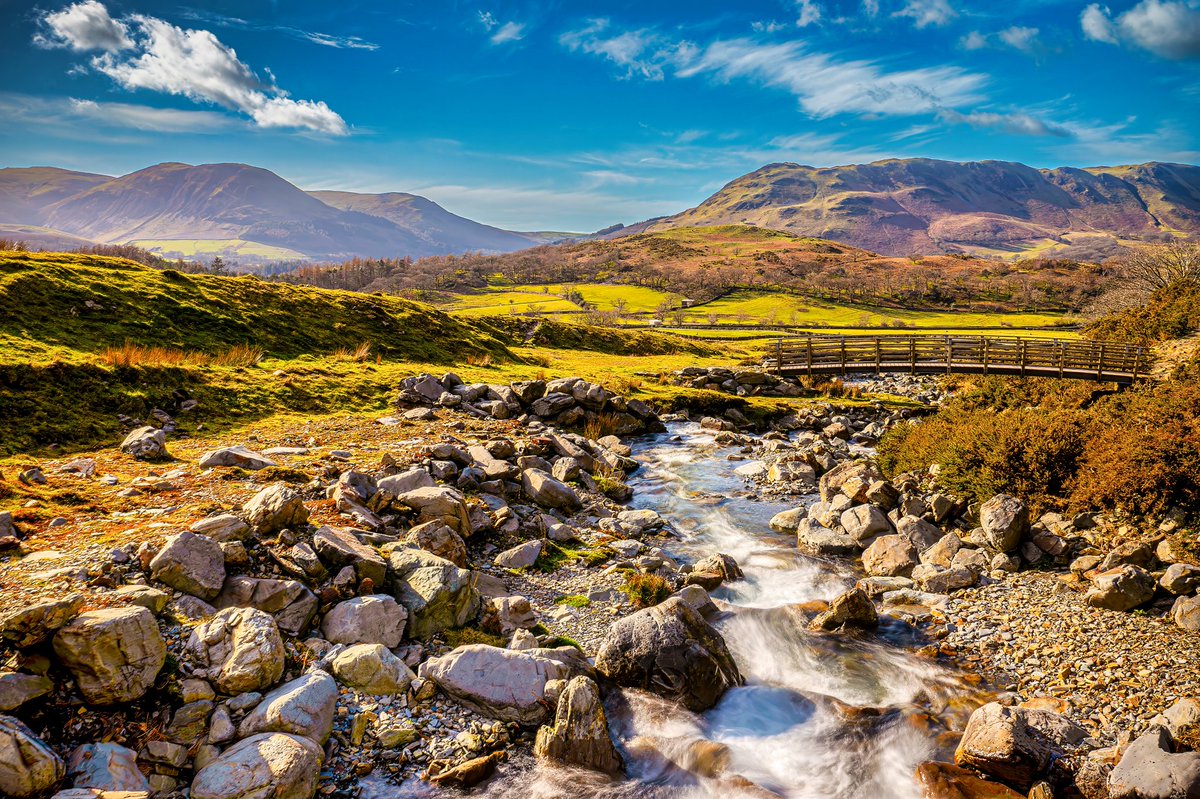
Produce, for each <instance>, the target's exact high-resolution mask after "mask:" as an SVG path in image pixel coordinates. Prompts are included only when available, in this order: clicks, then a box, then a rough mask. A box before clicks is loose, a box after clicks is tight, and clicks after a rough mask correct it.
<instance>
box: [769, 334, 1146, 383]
mask: <svg viewBox="0 0 1200 799" xmlns="http://www.w3.org/2000/svg"><path fill="white" fill-rule="evenodd" d="M1152 361H1153V356H1152V354H1151V352H1150V350H1148V349H1147V348H1145V347H1135V346H1133V345H1130V344H1125V343H1123V342H1113V341H1089V340H1084V339H1072V340H1067V339H1054V338H1018V337H1007V336H933V335H930V336H818V335H813V336H799V337H795V338H780V339H779V340H777V341H776V342H775V343H774V344H772V345H770V346H769V348H768V350H767V352H766V354H765V358H764V361H763V366H764V367H765V368H766V369H767V370H768V371H770V372H773V373H775V374H778V375H849V374H877V373H883V372H908V373H910V374H981V375H1016V376H1021V377H1061V378H1068V379H1072V380H1094V381H1097V382H1104V383H1120V384H1123V385H1128V384H1130V383H1133V382H1135V381H1137V380H1142V379H1146V378H1148V377H1149V376H1150V371H1151V367H1152V365H1153V363H1152Z"/></svg>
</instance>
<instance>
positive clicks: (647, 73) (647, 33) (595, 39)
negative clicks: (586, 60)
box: [558, 19, 669, 80]
mask: <svg viewBox="0 0 1200 799" xmlns="http://www.w3.org/2000/svg"><path fill="white" fill-rule="evenodd" d="M610 28H611V25H610V23H609V21H608V20H607V19H594V20H591V21H590V22H589V23H588V25H587V26H586V27H584V28H581V29H580V30H577V31H568V32H567V33H564V34H563V35H562V36H560V37H558V41H559V43H560V44H562V45H563V46H564V47H566V48H568V49H569V50H573V51H580V52H584V53H590V54H592V55H598V56H603V57H604V58H607V59H608V60H609V61H612V62H613V63H614V64H616V65H617V66H619V67H623V68H624V69H625V77H634V76H638V75H640V76H641V77H643V78H646V79H647V80H662V79H663V61H664V59H665V58H666V57H667V56H668V55H669V53H668V51H666V50H664V49H661V48H659V45H660V44H661V37H659V36H658V34H656V33H655V32H653V31H651V30H649V29H642V30H629V31H624V32H621V33H615V34H614V33H611V31H610Z"/></svg>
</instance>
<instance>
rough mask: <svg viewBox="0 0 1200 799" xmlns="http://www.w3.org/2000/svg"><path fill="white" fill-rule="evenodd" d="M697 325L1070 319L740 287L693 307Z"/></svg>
mask: <svg viewBox="0 0 1200 799" xmlns="http://www.w3.org/2000/svg"><path fill="white" fill-rule="evenodd" d="M686 319H687V321H688V322H689V323H692V324H712V323H715V324H756V323H757V324H787V325H802V326H803V325H821V326H829V327H838V328H843V327H880V326H891V325H894V324H895V323H896V322H903V323H904V324H905V326H906V327H922V328H939V329H946V328H966V327H995V328H1003V327H1050V326H1053V325H1058V324H1063V323H1065V322H1066V321H1067V319H1066V317H1065V316H1064V315H1063V314H1053V313H994V312H987V313H975V312H970V311H909V310H900V309H895V308H874V307H871V306H865V305H846V304H842V303H835V302H826V301H822V300H815V299H811V298H807V297H799V296H796V295H794V294H785V293H781V292H761V291H735V292H733V293H731V294H728V295H726V296H724V297H721V298H720V299H718V300H714V301H713V302H710V303H706V304H704V305H700V306H697V307H695V308H692V309H689V310H688V311H687V312H686Z"/></svg>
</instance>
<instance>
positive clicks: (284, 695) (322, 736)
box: [238, 670, 338, 746]
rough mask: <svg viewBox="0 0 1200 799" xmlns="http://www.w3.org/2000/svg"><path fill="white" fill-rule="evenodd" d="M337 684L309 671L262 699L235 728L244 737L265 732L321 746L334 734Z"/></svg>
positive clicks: (323, 674)
mask: <svg viewBox="0 0 1200 799" xmlns="http://www.w3.org/2000/svg"><path fill="white" fill-rule="evenodd" d="M337 696H338V690H337V683H336V682H334V680H333V678H332V677H330V676H329V675H328V674H326V673H325V672H323V671H320V670H316V671H310V672H308V673H307V674H304V675H301V676H300V677H297V678H296V679H294V680H291V681H289V682H285V683H284V684H283V685H281V686H279V687H278V688H276V689H275V690H273V691H271V692H270V693H268V694H267V695H266V696H264V697H263V699H262V701H261V702H259V703H258V706H257V707H255V708H254V711H253V712H252V713H250V715H248V716H246V718H244V719H242V723H241V726H240V727H239V729H238V732H239V734H240V735H241V736H242V737H243V738H245V737H249V736H251V735H256V734H258V733H264V732H286V733H291V734H292V735H300V736H303V737H304V738H308V739H309V740H310V741H314V742H315V743H317V744H320V745H322V746H323V745H324V744H325V741H327V740H328V739H329V734H330V733H331V732H332V731H333V716H334V712H335V711H336V710H337Z"/></svg>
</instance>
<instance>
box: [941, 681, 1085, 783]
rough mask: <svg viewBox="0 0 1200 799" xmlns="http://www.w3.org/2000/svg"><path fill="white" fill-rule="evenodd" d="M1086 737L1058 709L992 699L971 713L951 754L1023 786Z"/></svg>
mask: <svg viewBox="0 0 1200 799" xmlns="http://www.w3.org/2000/svg"><path fill="white" fill-rule="evenodd" d="M1086 738H1087V731H1086V730H1084V729H1083V728H1082V727H1080V726H1079V725H1077V724H1075V723H1074V722H1072V721H1070V720H1068V719H1066V718H1064V717H1062V716H1060V715H1058V714H1057V713H1051V712H1050V711H1047V710H1036V709H1032V708H1022V707H1006V706H1004V705H1001V704H1000V703H998V702H991V703H989V704H986V705H984V706H983V707H981V708H979V709H978V710H976V711H975V712H974V713H972V714H971V718H970V720H969V721H968V722H967V729H966V731H965V732H963V736H962V740H961V741H960V742H959V744H958V749H957V751H955V753H954V759H955V762H957V763H958V765H960V766H964V767H966V768H972V769H976V770H977V771H981V772H983V773H984V774H987V775H989V776H992V777H995V778H996V779H998V780H1000V781H1001V782H1003V783H1005V784H1007V785H1011V786H1012V787H1014V788H1017V789H1019V790H1022V791H1028V790H1029V788H1030V787H1031V786H1032V785H1033V782H1034V780H1035V779H1036V778H1037V777H1039V776H1040V775H1042V774H1044V773H1045V772H1046V770H1047V769H1048V768H1049V766H1050V764H1051V763H1052V762H1053V761H1055V760H1057V759H1058V758H1060V757H1062V756H1063V755H1065V754H1067V753H1068V752H1070V751H1071V750H1073V749H1075V748H1076V747H1078V746H1079V745H1080V744H1082V743H1083V741H1084V740H1085V739H1086Z"/></svg>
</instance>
